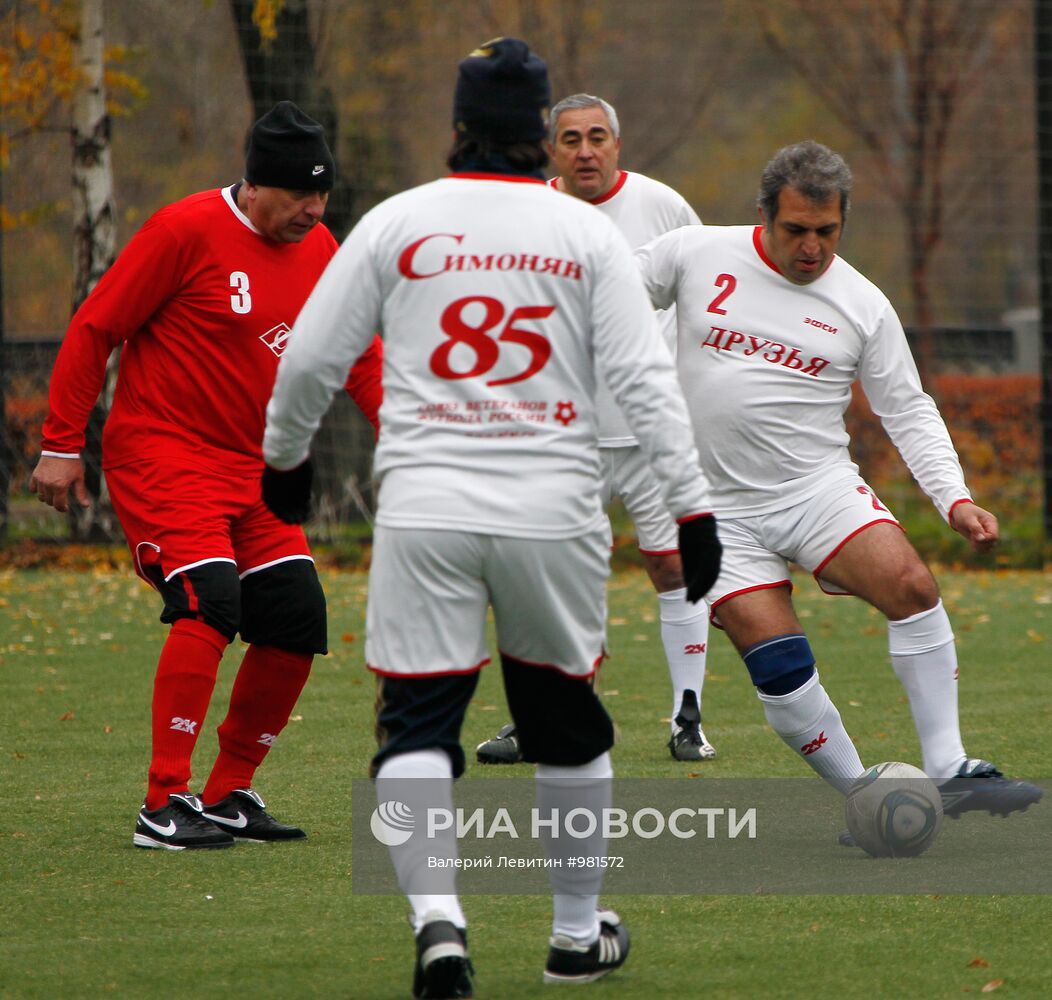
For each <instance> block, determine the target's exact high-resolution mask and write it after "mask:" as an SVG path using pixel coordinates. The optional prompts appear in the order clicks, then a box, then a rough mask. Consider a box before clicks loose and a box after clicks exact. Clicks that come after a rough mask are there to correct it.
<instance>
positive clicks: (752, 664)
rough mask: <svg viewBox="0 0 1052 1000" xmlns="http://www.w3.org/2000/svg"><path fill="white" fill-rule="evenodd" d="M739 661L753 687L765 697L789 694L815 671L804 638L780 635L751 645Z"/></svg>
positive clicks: (809, 645)
mask: <svg viewBox="0 0 1052 1000" xmlns="http://www.w3.org/2000/svg"><path fill="white" fill-rule="evenodd" d="M742 659H743V660H744V661H745V666H746V667H748V668H749V676H750V677H751V678H752V682H753V684H755V685H756V687H758V688H759V689H760V690H761V691H762V692H763V693H764V694H772V695H782V694H789V693H790V692H791V691H795V690H796V689H797V688H798V687H801V686H802V685H803V684H805V683H806V682H807V681H808V680H810V678H811V676H812V675H813V674H814V672H815V658H814V654H813V653H812V652H811V644H810V643H809V642H808V641H807V636H805V635H798V634H797V635H779V636H775V638H773V639H766V640H764V641H763V642H758V643H757V644H756V645H755V646H750V647H749V648H748V649H747V650H746V651H745V652H744V653H742Z"/></svg>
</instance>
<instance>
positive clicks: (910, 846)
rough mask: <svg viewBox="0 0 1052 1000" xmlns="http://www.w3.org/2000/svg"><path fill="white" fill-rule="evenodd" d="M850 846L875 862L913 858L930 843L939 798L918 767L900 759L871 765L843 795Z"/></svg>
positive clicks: (936, 829) (938, 817) (937, 820)
mask: <svg viewBox="0 0 1052 1000" xmlns="http://www.w3.org/2000/svg"><path fill="white" fill-rule="evenodd" d="M844 811H845V814H846V816H847V827H848V829H849V830H850V831H851V835H852V836H853V837H854V838H855V842H856V843H857V844H858V846H859V847H861V848H862V849H863V850H864V851H865V852H866V853H867V854H871V855H872V856H873V857H875V858H912V857H916V856H917V855H918V854H923V853H924V852H925V851H926V850H927V849H928V848H929V847H931V845H932V844H933V843H934V842H935V838H936V837H937V836H938V835H939V828H940V827H941V826H942V797H941V796H940V795H939V789H938V787H937V786H936V784H935V782H934V781H932V780H931V778H929V777H928V776H927V775H926V774H925V773H924V772H923V771H922V770H921V769H920V768H917V767H914V766H913V765H912V764H903V763H901V762H899V761H888V762H885V763H883V764H877V765H876V766H875V767H871V768H870V769H869V770H868V771H866V773H865V774H863V775H862V777H861V778H859V779H858V780H857V781H856V782H855V783H854V785H852V787H851V791H850V792H848V796H847V802H846V803H845V806H844Z"/></svg>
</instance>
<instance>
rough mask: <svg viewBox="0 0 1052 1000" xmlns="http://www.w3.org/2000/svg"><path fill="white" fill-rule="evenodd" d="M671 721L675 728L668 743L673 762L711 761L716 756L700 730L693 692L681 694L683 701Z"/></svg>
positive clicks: (698, 714) (712, 747) (699, 715)
mask: <svg viewBox="0 0 1052 1000" xmlns="http://www.w3.org/2000/svg"><path fill="white" fill-rule="evenodd" d="M673 721H674V722H675V723H676V726H677V728H676V731H675V732H674V733H673V734H672V738H671V739H670V740H669V741H668V749H669V753H671V754H672V759H673V760H712V758H713V757H715V756H716V748H715V747H714V746H713V745H712V744H711V743H710V742H709V741H708V740H707V739H706V738H705V733H704V731H703V730H702V728H701V712H700V711H699V710H698V697H697V695H696V694H695V693H694V692H693V691H684V692H683V701H682V703H681V704H680V706H679V712H678V713H677V715H676V718H675V719H674V720H673Z"/></svg>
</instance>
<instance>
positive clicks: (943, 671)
mask: <svg viewBox="0 0 1052 1000" xmlns="http://www.w3.org/2000/svg"><path fill="white" fill-rule="evenodd" d="M888 649H889V651H890V653H891V665H892V666H893V667H894V668H895V675H896V676H897V677H898V679H899V681H900V682H901V684H902V686H903V687H904V688H905V689H906V695H907V696H908V697H909V700H910V711H911V712H912V713H913V724H914V725H915V726H916V727H917V736H918V738H919V739H920V745H921V756H922V759H923V763H924V773H925V774H927V775H928V776H929V777H931V778H932V779H933V780H934V781H946V780H947V779H948V778H952V777H953V776H954V775H955V774H956V773H957V771H958V769H959V768H960V766H961V765H962V764H963V763H964V762H965V760H967V759H968V755H967V754H966V753H965V751H964V744H963V743H962V742H961V722H960V718H959V716H958V713H957V648H956V647H955V646H954V643H953V628H952V627H951V626H950V619H949V618H948V617H947V615H946V609H945V608H944V607H943V606H942V601H939V603H938V604H936V605H935V607H934V608H930V609H929V610H927V611H922V612H921V613H920V614H919V615H912V616H911V617H909V618H903V619H902V620H901V621H897V622H892V621H889V622H888Z"/></svg>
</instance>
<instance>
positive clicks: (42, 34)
mask: <svg viewBox="0 0 1052 1000" xmlns="http://www.w3.org/2000/svg"><path fill="white" fill-rule="evenodd" d="M72 30H73V21H72V19H71V8H70V6H69V5H68V4H67V5H58V6H54V5H52V4H49V3H47V2H46V0H36V2H33V3H26V4H22V5H14V4H10V5H7V9H6V10H4V11H3V14H2V22H0V40H2V43H0V265H2V261H3V241H4V233H5V231H6V230H11V229H13V228H14V227H15V226H16V225H17V224H18V223H19V222H20V221H21V222H23V223H24V222H26V221H27V220H28V213H25V214H23V215H22V216H21V218H19V217H16V216H14V215H12V214H11V213H10V212H9V211H8V210H7V208H6V206H5V205H4V200H3V178H4V173H5V171H6V170H7V168H8V165H9V164H10V161H11V147H12V144H14V143H17V142H19V141H20V140H22V139H24V138H25V137H26V136H29V135H32V134H34V133H37V132H42V131H49V130H52V129H54V128H55V127H56V124H55V122H56V118H57V114H58V111H59V109H61V107H62V106H63V105H64V104H65V102H67V101H68V100H69V97H70V95H71V94H72V92H73V88H74V86H75V84H76V80H77V71H76V67H75V66H74V60H73V45H72V40H71V35H72ZM4 304H5V302H4V282H3V268H2V266H0V413H2V414H3V415H4V427H3V433H0V539H3V538H5V537H6V536H7V522H8V498H9V495H10V488H11V470H12V467H13V464H14V462H13V450H12V448H11V442H10V439H9V436H8V433H7V394H6V388H7V385H6V383H7V372H6V370H4V369H3V367H2V352H3V346H4V339H5V329H6V328H5V323H4Z"/></svg>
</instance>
